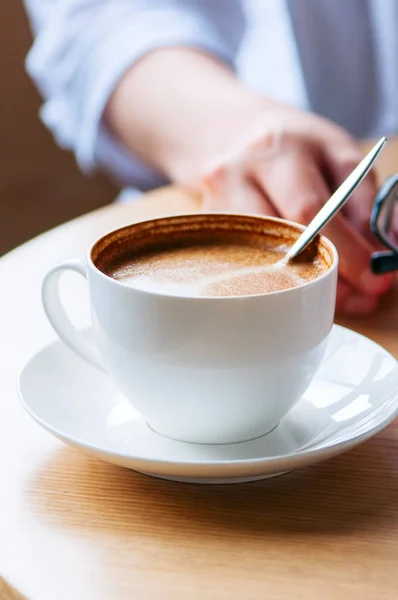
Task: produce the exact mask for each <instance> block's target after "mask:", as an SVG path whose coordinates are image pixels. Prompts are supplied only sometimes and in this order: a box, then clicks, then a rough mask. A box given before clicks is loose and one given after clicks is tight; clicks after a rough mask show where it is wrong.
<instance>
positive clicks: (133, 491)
mask: <svg viewBox="0 0 398 600" xmlns="http://www.w3.org/2000/svg"><path fill="white" fill-rule="evenodd" d="M383 161H384V164H383V172H384V173H391V172H393V171H395V170H397V167H398V146H397V144H390V145H389V147H387V149H386V151H385V153H384V156H383ZM396 165H397V167H396ZM197 207H198V204H197V202H196V201H195V199H194V198H191V197H189V196H187V195H186V194H185V193H184V192H182V191H178V190H173V189H164V190H159V191H157V192H154V193H152V194H150V195H149V196H148V197H147V198H146V199H145V200H144V201H142V202H139V203H136V204H131V205H119V206H116V205H115V206H110V207H107V208H105V209H101V210H100V211H97V212H95V213H92V214H90V215H87V216H85V217H82V218H80V219H78V220H77V221H74V222H72V223H68V224H66V225H64V226H62V227H60V228H58V229H56V230H53V231H51V232H49V233H47V234H45V235H43V236H41V237H39V238H37V239H35V240H33V241H31V242H29V243H28V244H26V245H25V246H22V247H20V248H18V249H16V250H15V251H14V252H12V253H11V254H9V255H7V256H6V257H4V258H3V259H2V260H1V261H0V281H1V294H0V319H1V323H0V331H1V336H0V481H1V484H0V485H1V488H0V599H1V600H6V599H7V600H8V599H9V598H19V597H20V596H19V595H17V594H21V595H22V596H21V597H26V598H28V599H29V600H116V599H117V600H127V599H129V600H130V599H134V600H141V599H145V600H155V599H156V600H160V599H162V600H163V599H165V600H169V599H173V600H186V599H188V598H189V599H191V598H192V599H194V600H196V599H198V600H202V599H203V598H206V599H207V598H209V599H217V600H224V599H225V600H227V599H228V600H231V599H234V600H235V599H236V600H238V599H239V600H250V599H259V600H260V599H263V598H272V599H273V600H276V599H284V600H285V599H288V598H289V599H297V600H298V599H302V600H307V599H311V600H312V599H314V600H315V599H316V600H319V599H322V600H332V599H333V600H334V599H336V600H337V599H340V598H341V597H343V598H350V599H352V600H356V599H358V600H359V599H360V600H363V599H369V600H374V599H378V598H383V599H387V600H389V599H391V600H392V599H395V598H396V597H397V593H398V592H397V590H398V570H397V562H398V427H397V424H395V425H392V426H390V427H389V428H387V429H386V430H385V431H383V432H382V433H380V434H379V435H377V436H376V437H375V438H373V439H372V440H370V441H369V442H367V443H365V444H363V445H362V446H360V447H359V448H358V449H356V450H355V451H352V452H350V453H348V454H345V455H342V456H340V457H338V458H336V459H334V460H330V461H328V462H325V463H323V464H320V465H318V466H315V467H311V468H308V469H303V470H299V471H296V472H293V473H291V474H289V475H286V476H283V477H279V478H276V479H273V480H268V481H264V482H259V483H254V484H243V485H235V486H214V487H212V486H210V487H206V486H196V485H187V484H177V483H171V482H166V481H160V480H156V479H152V478H149V477H146V476H143V475H139V474H137V473H134V472H131V471H128V470H124V469H122V468H117V467H114V466H111V465H107V464H103V463H101V462H99V461H96V460H94V459H89V458H87V457H85V456H84V455H82V454H80V453H79V452H77V451H75V450H72V449H70V448H68V447H67V446H65V445H63V444H62V443H61V442H59V441H57V440H56V439H54V438H53V437H52V436H51V435H50V434H48V433H46V432H45V431H44V430H42V429H41V428H40V427H39V426H38V425H36V424H35V423H34V422H33V421H32V420H31V419H30V418H29V417H28V416H27V415H26V414H25V413H24V411H23V409H22V408H21V406H20V404H19V402H18V399H17V395H16V391H15V381H16V378H17V376H18V373H19V372H20V370H21V369H22V367H23V365H24V363H25V361H26V360H27V359H28V358H29V357H30V356H31V355H32V354H33V353H34V352H35V351H36V350H37V349H38V348H39V347H40V346H42V345H43V344H44V343H47V342H48V341H50V340H52V339H54V338H55V335H54V333H53V332H52V330H51V328H50V326H49V325H48V323H47V322H46V320H45V317H44V314H43V310H42V308H41V303H40V282H41V279H42V276H43V274H44V273H45V271H46V270H47V269H48V267H49V266H50V265H52V264H53V263H54V262H55V261H56V260H58V259H60V258H62V257H65V256H69V255H76V254H80V253H84V252H85V251H86V249H87V247H88V245H89V243H90V242H92V241H93V240H94V238H96V237H97V236H98V235H100V234H101V233H102V232H104V231H105V230H107V229H111V228H113V227H115V226H118V225H121V224H123V223H126V222H131V221H133V220H139V219H142V218H148V217H151V216H158V215H159V214H166V213H178V212H188V211H193V210H196V209H197ZM71 289H73V295H74V301H75V304H74V307H75V309H76V298H75V293H76V292H75V288H74V287H72V288H71ZM71 293H72V292H71ZM79 294H80V291H79ZM81 294H82V296H81V300H79V305H80V304H81V306H80V308H81V310H80V309H79V310H75V312H76V314H75V316H76V318H77V321H78V322H79V324H80V322H81V324H84V323H85V322H86V319H87V311H86V308H85V307H86V303H85V298H84V290H81ZM79 298H80V296H79ZM397 299H398V295H397V294H394V293H393V294H391V295H390V297H389V298H386V300H385V302H384V303H383V306H382V308H381V310H380V311H379V312H378V314H377V315H375V316H374V317H372V318H370V319H367V320H358V321H346V322H345V323H344V324H345V325H348V326H349V327H352V328H354V329H356V330H358V331H360V332H363V333H365V334H366V335H368V336H369V337H371V338H372V339H374V340H376V341H377V342H379V343H380V344H382V345H384V346H385V347H386V348H387V349H388V350H390V351H391V352H393V353H394V354H395V356H397V357H398V337H397V332H398V306H397ZM69 300H70V298H69ZM67 302H68V298H67ZM72 304H73V303H72ZM12 589H14V592H12Z"/></svg>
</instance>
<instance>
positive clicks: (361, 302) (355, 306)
mask: <svg viewBox="0 0 398 600" xmlns="http://www.w3.org/2000/svg"><path fill="white" fill-rule="evenodd" d="M377 302H378V299H377V298H375V297H373V296H351V297H350V298H347V300H346V301H345V303H344V312H345V313H346V314H347V315H352V316H355V317H361V316H364V315H369V314H370V313H372V312H373V311H374V310H376V308H377Z"/></svg>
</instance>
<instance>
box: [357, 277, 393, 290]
mask: <svg viewBox="0 0 398 600" xmlns="http://www.w3.org/2000/svg"><path fill="white" fill-rule="evenodd" d="M392 282H393V276H392V275H375V274H374V273H372V272H371V271H365V272H364V273H362V276H361V279H360V283H361V286H362V288H363V290H364V292H367V293H368V294H378V295H380V294H384V293H385V292H387V291H388V290H389V289H390V287H391V285H392Z"/></svg>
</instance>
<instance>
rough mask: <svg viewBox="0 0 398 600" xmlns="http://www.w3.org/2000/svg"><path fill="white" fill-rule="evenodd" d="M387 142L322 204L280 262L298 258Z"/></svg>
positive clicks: (360, 179) (351, 191)
mask: <svg viewBox="0 0 398 600" xmlns="http://www.w3.org/2000/svg"><path fill="white" fill-rule="evenodd" d="M386 142H387V138H386V137H382V138H381V139H380V140H379V141H378V142H377V144H376V145H375V146H373V148H372V149H371V151H370V152H369V153H368V154H367V155H366V156H365V158H364V159H363V160H361V162H360V163H359V165H358V166H357V167H355V169H354V170H353V172H352V173H351V174H350V175H349V176H348V177H347V179H346V180H345V181H344V182H343V183H342V184H341V186H340V187H339V188H338V189H337V190H336V191H335V192H334V194H333V196H331V197H330V198H329V200H328V201H327V202H326V204H324V206H323V207H322V208H321V210H320V211H319V213H318V214H317V215H316V216H315V217H314V218H313V219H312V221H311V223H310V224H309V225H308V226H307V227H306V228H305V230H304V231H303V233H302V234H301V235H300V237H299V238H298V240H296V242H295V243H294V244H293V246H292V247H291V248H290V249H289V250H288V252H287V253H286V255H285V256H284V257H283V259H282V261H280V262H283V263H285V264H286V262H288V261H289V260H291V259H292V258H295V257H296V256H298V255H299V254H300V253H301V252H302V251H303V250H304V249H305V248H306V247H307V246H308V244H310V243H311V242H312V240H313V239H314V238H315V237H316V235H317V234H318V233H319V232H320V231H321V229H323V227H325V225H326V224H327V223H329V221H330V219H332V218H333V217H334V215H335V214H336V213H337V212H338V211H339V210H340V209H341V208H342V206H343V205H344V204H345V203H346V202H347V200H348V198H349V197H350V196H351V194H352V193H353V191H354V190H355V188H356V187H357V186H358V185H359V184H360V183H361V181H362V179H363V178H364V177H365V176H366V175H367V174H368V173H369V171H370V169H371V168H372V166H373V163H374V161H375V160H376V158H377V156H378V154H379V152H380V151H381V149H382V148H383V146H384V145H385V143H386Z"/></svg>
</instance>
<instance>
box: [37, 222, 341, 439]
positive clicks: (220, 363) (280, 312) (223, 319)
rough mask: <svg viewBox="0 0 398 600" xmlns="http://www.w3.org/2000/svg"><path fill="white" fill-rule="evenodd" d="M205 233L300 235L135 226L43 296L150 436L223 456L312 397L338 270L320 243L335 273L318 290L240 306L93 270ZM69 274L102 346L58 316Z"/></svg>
mask: <svg viewBox="0 0 398 600" xmlns="http://www.w3.org/2000/svg"><path fill="white" fill-rule="evenodd" d="M209 222H211V223H216V224H217V227H218V226H220V227H224V228H225V229H228V230H229V231H231V228H232V229H233V228H238V230H241V231H244V230H245V228H246V229H247V228H250V227H256V228H257V229H258V228H260V229H261V228H262V229H264V230H268V231H273V230H274V229H275V228H276V229H277V230H278V231H282V232H283V231H284V232H285V233H286V232H288V233H289V235H290V236H293V238H292V242H293V239H295V238H297V236H298V235H299V233H300V231H301V230H302V227H300V226H298V225H295V224H292V223H288V222H286V221H281V220H279V219H273V218H270V217H254V216H242V215H228V214H221V213H213V214H207V215H206V214H193V215H181V216H178V217H166V218H163V219H155V220H152V221H146V222H143V223H137V224H133V225H129V226H127V227H124V228H122V229H119V230H116V231H113V232H110V233H108V234H106V235H105V236H103V237H102V238H100V239H99V240H98V241H97V242H95V243H94V245H93V246H92V247H91V249H90V250H89V252H88V255H87V260H86V262H85V263H83V262H82V261H80V260H78V259H73V260H66V261H64V262H62V263H61V264H59V265H57V266H55V267H54V268H53V269H52V270H50V272H49V273H48V274H47V275H46V277H45V279H44V282H43V289H42V296H43V304H44V309H45V311H46V314H47V316H48V318H49V320H50V322H51V324H52V325H53V327H54V329H55V331H56V332H57V333H58V335H59V336H60V338H61V339H62V340H63V341H64V342H65V343H66V344H67V345H68V346H69V347H70V348H72V349H73V350H74V351H75V352H76V353H77V354H78V355H79V356H81V357H82V358H84V359H85V360H86V361H88V362H89V363H91V364H92V365H94V366H95V367H98V368H100V369H103V370H105V371H106V372H107V373H108V374H109V376H110V377H111V378H112V380H113V381H114V382H115V383H116V385H117V386H118V387H119V389H120V390H121V392H122V393H123V394H124V395H125V397H126V398H127V399H128V400H129V402H130V403H131V404H132V405H133V406H134V408H135V409H137V410H138V411H139V413H141V415H142V417H143V418H144V419H145V421H146V422H147V424H148V425H149V426H150V427H151V428H152V429H154V430H155V431H156V432H158V433H159V434H162V435H164V436H167V437H170V438H174V439H177V440H181V441H187V442H196V443H207V444H225V443H233V442H241V441H244V440H249V439H253V438H256V437H258V436H261V435H264V434H266V433H267V432H269V431H271V430H272V429H274V428H275V426H276V425H277V424H278V422H279V421H280V420H281V418H282V417H283V416H284V415H285V414H286V413H287V412H288V411H289V410H290V408H291V407H292V406H293V405H294V404H295V403H296V402H297V401H298V400H299V398H300V397H301V396H302V395H303V393H304V392H305V390H306V389H307V387H308V385H309V383H310V382H311V379H312V378H313V376H314V374H315V372H316V370H317V368H318V366H319V365H320V362H321V360H322V357H323V354H324V350H325V345H326V342H327V338H328V334H329V332H330V330H331V327H332V324H333V318H334V311H335V300H336V284H337V262H338V258H337V252H336V250H335V248H334V246H333V245H332V244H331V243H330V242H329V241H328V240H326V239H325V238H321V240H320V244H319V248H320V251H321V250H322V252H323V255H324V257H325V256H327V257H328V260H329V263H328V269H327V270H326V272H325V273H323V274H322V275H321V276H319V277H318V278H317V279H314V280H312V281H309V282H307V283H305V284H303V285H301V286H300V287H295V288H292V289H288V290H283V291H277V292H273V293H268V294H263V295H256V296H241V297H237V296H229V297H185V296H177V295H172V294H165V293H158V292H152V291H145V290H143V289H137V288H134V287H132V286H131V285H126V284H124V283H122V282H120V281H117V280H115V279H113V278H112V277H110V276H108V275H106V274H104V272H102V271H101V270H100V269H99V268H98V260H99V259H98V257H99V256H100V255H101V252H102V251H103V250H104V249H107V251H108V250H109V249H110V248H112V249H113V248H114V247H117V244H118V243H119V242H120V240H121V241H122V242H124V241H125V240H127V239H131V240H134V239H136V238H138V237H139V236H140V235H142V234H143V232H144V233H145V232H148V231H150V230H151V228H152V229H153V228H156V231H158V230H159V231H164V233H165V234H166V235H170V234H172V235H178V232H179V231H182V230H184V231H185V230H192V231H193V230H195V231H196V230H197V228H198V227H199V228H200V227H201V226H203V224H204V223H209ZM278 235H279V234H278ZM112 244H113V245H112ZM65 271H76V272H77V273H79V274H80V275H82V276H83V277H85V278H86V279H87V280H88V286H89V297H90V304H91V314H92V321H93V330H94V340H95V343H94V342H92V341H90V340H88V339H87V338H86V337H85V336H84V335H83V334H82V333H81V332H80V331H79V330H77V329H76V328H75V327H74V326H73V325H72V323H71V321H70V320H69V318H68V317H67V315H66V314H65V311H64V309H63V307H62V304H61V300H60V295H59V279H60V276H61V275H62V273H64V272H65Z"/></svg>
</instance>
